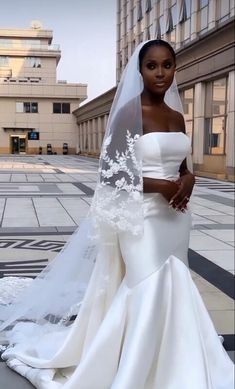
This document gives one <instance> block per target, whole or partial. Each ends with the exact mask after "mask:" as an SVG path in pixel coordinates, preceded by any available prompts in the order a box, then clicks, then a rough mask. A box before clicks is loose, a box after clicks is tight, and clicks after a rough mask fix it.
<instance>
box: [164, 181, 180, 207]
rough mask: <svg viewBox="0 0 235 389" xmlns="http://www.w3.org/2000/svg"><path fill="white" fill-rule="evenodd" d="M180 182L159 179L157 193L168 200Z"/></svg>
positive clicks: (177, 190) (178, 187)
mask: <svg viewBox="0 0 235 389" xmlns="http://www.w3.org/2000/svg"><path fill="white" fill-rule="evenodd" d="M179 190H180V184H179V183H178V182H177V181H168V180H161V187H160V190H159V193H161V195H162V196H163V197H164V198H165V199H166V200H167V201H168V203H169V202H170V200H171V199H172V198H173V197H174V196H175V195H176V194H177V193H178V192H179Z"/></svg>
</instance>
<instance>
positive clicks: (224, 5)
mask: <svg viewBox="0 0 235 389" xmlns="http://www.w3.org/2000/svg"><path fill="white" fill-rule="evenodd" d="M229 8H230V7H229V0H221V1H220V19H222V18H223V17H225V16H226V15H228V14H229Z"/></svg>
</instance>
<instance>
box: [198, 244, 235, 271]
mask: <svg viewBox="0 0 235 389" xmlns="http://www.w3.org/2000/svg"><path fill="white" fill-rule="evenodd" d="M197 252H198V254H200V255H202V256H203V257H205V258H207V259H209V261H211V262H214V263H215V264H216V265H218V266H220V267H222V268H223V269H224V270H233V269H234V250H233V249H232V247H231V248H230V249H229V250H199V251H197Z"/></svg>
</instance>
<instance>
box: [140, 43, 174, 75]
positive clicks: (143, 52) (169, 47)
mask: <svg viewBox="0 0 235 389" xmlns="http://www.w3.org/2000/svg"><path fill="white" fill-rule="evenodd" d="M152 46H164V47H166V48H167V49H168V50H169V51H170V53H171V55H172V57H173V59H174V61H176V55H175V51H174V49H173V47H172V46H171V45H170V44H169V43H168V42H167V41H164V40H162V39H153V40H151V41H148V42H146V43H145V45H144V46H142V48H141V49H140V52H139V69H141V66H142V62H143V58H144V56H145V54H146V52H147V51H148V49H149V48H150V47H152Z"/></svg>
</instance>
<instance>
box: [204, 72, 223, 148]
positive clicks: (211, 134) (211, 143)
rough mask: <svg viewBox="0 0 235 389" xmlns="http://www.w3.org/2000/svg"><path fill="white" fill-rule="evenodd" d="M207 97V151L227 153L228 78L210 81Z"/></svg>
mask: <svg viewBox="0 0 235 389" xmlns="http://www.w3.org/2000/svg"><path fill="white" fill-rule="evenodd" d="M206 97H207V99H206V119H205V153H206V154H225V133H226V117H227V115H226V113H227V79H226V78H221V79H219V80H215V81H213V82H211V83H208V84H207V90H206Z"/></svg>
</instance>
